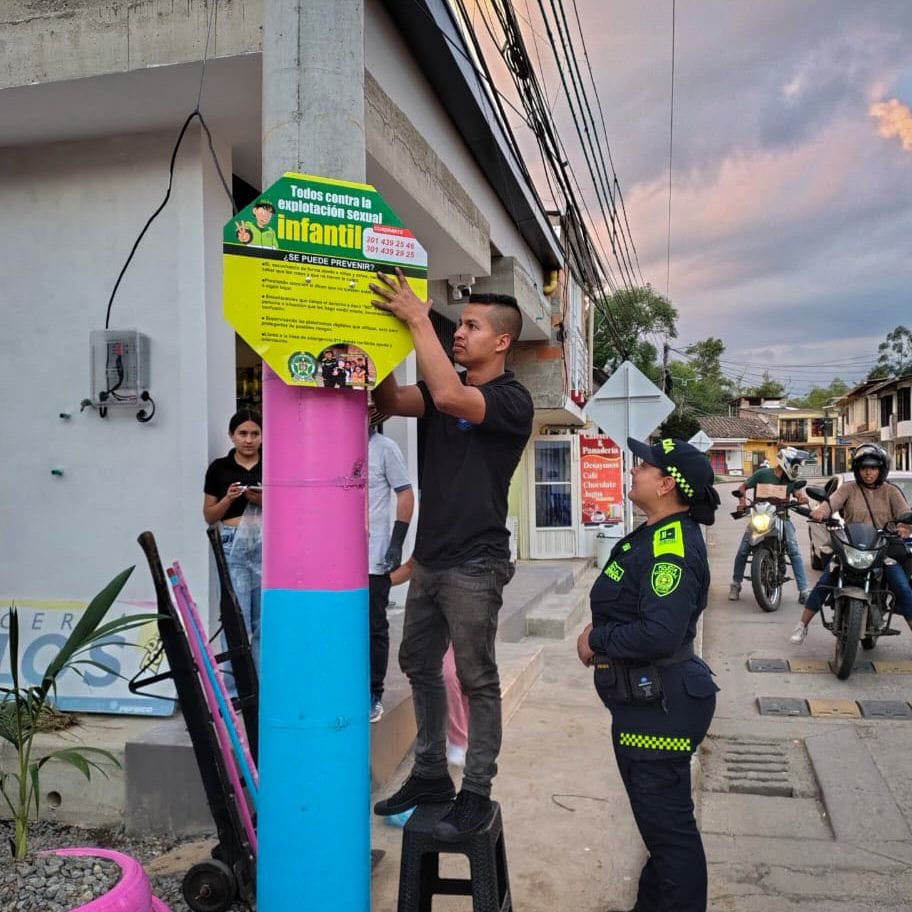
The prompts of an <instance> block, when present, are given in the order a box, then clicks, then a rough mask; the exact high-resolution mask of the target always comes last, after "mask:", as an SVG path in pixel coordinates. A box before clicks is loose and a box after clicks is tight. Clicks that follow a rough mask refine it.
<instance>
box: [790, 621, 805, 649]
mask: <svg viewBox="0 0 912 912" xmlns="http://www.w3.org/2000/svg"><path fill="white" fill-rule="evenodd" d="M807 635H808V629H807V627H805V626H804V624H802V623H801V621H799V622H798V623H797V624H796V625H795V629H794V630H793V631H792V635H791V636H790V637H789V642H790V643H794V644H795V645H796V646H800V645H801V644H802V643H803V642H804V641H805V640H806V639H807Z"/></svg>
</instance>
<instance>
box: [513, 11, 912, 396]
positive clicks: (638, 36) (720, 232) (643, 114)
mask: <svg viewBox="0 0 912 912" xmlns="http://www.w3.org/2000/svg"><path fill="white" fill-rule="evenodd" d="M545 6H546V7H548V6H549V4H548V3H546V4H545ZM514 7H515V9H516V11H517V15H518V16H519V17H520V20H521V22H522V26H523V30H524V32H525V34H526V41H527V44H528V45H529V50H530V55H532V54H537V53H539V52H540V53H541V54H542V55H543V54H544V53H545V49H546V41H547V39H546V36H545V33H544V29H543V28H542V26H541V18H540V13H539V8H538V4H537V3H535V2H533V0H514ZM564 8H565V10H566V12H567V15H568V17H570V21H571V22H573V21H574V20H573V18H572V17H573V16H574V0H564ZM576 9H577V10H578V13H579V18H580V21H581V22H582V24H583V30H584V33H585V43H586V51H587V52H588V57H589V63H590V64H591V67H592V70H593V74H594V81H595V85H596V88H597V91H598V98H599V101H600V103H601V108H602V111H603V113H604V118H605V128H606V135H607V139H608V142H609V144H610V149H611V155H612V158H613V161H614V166H615V170H616V172H617V176H618V179H619V181H620V185H621V188H622V191H623V194H624V199H625V204H626V210H627V216H628V219H629V222H630V228H631V234H632V236H633V240H634V244H635V246H636V250H637V255H638V258H639V263H640V268H641V272H642V274H643V277H644V278H645V279H646V280H647V281H648V282H650V283H651V284H652V285H653V287H654V288H655V289H656V290H657V291H659V292H661V293H663V294H664V293H666V290H667V292H668V295H669V297H670V298H671V300H672V302H673V303H674V304H675V306H676V307H677V309H678V311H679V322H678V328H679V339H678V341H677V342H676V343H673V344H674V345H675V347H679V348H683V347H684V346H685V345H686V344H688V343H690V342H693V341H696V340H698V339H702V338H706V337H707V336H716V337H719V338H721V339H722V340H723V342H724V343H725V346H726V351H725V354H724V356H723V357H724V359H725V367H726V373H728V374H729V375H730V376H734V377H737V376H743V377H744V382H745V383H746V384H750V383H751V382H756V380H757V379H758V377H759V375H760V373H762V371H763V369H764V367H768V368H769V370H770V373H771V374H772V375H773V376H774V377H775V378H777V379H779V380H782V381H784V382H786V383H787V385H788V388H789V391H790V393H792V394H794V395H800V394H801V393H803V392H805V391H806V390H807V389H808V388H809V387H810V386H812V385H815V384H817V385H827V384H828V383H829V381H830V380H831V379H832V378H833V377H835V376H840V377H841V378H842V379H843V380H845V381H846V382H849V383H852V382H853V381H857V380H860V379H863V377H864V376H865V375H866V373H867V371H868V370H869V369H870V367H871V366H872V365H873V364H874V362H875V360H876V356H877V355H876V352H877V345H878V344H879V343H880V342H881V341H883V338H884V336H885V335H886V333H887V332H889V331H890V330H891V329H893V328H894V327H895V326H897V325H898V324H906V325H908V326H910V327H912V291H910V277H912V110H910V106H912V2H910V0H864V2H857V0H762V2H756V0H678V2H677V5H676V9H675V78H674V134H673V138H674V143H673V157H672V172H671V177H672V182H671V256H670V268H668V267H669V261H668V259H667V239H668V192H669V118H670V98H671V47H672V0H576ZM576 47H577V52H578V55H579V56H580V60H581V66H582V67H583V68H584V72H585V66H586V64H585V60H584V58H583V57H582V42H580V41H577V42H576ZM541 72H542V74H543V76H544V80H545V85H546V88H547V90H548V93H549V97H551V98H554V99H555V102H554V106H553V116H554V118H555V121H556V122H557V123H558V125H560V126H561V130H562V134H563V135H564V136H566V137H567V138H568V139H567V145H568V151H569V152H570V155H571V161H572V163H573V165H574V170H575V173H576V174H577V176H578V177H579V178H580V183H581V184H582V185H583V186H584V187H585V185H586V181H585V180H584V178H585V177H586V175H587V172H586V169H585V163H584V159H583V157H582V153H581V152H577V153H576V154H575V153H574V151H573V150H574V148H577V149H578V147H574V146H573V145H572V144H571V140H570V127H569V121H568V117H567V114H568V110H567V104H566V102H564V101H562V99H561V98H560V95H559V88H560V85H559V82H558V81H557V79H556V78H555V75H554V70H553V69H549V68H548V67H547V66H545V65H543V66H542V70H541ZM593 211H597V210H595V209H593Z"/></svg>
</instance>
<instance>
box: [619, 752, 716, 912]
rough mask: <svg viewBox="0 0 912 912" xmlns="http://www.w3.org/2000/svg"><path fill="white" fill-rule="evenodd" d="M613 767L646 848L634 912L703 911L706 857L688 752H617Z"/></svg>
mask: <svg viewBox="0 0 912 912" xmlns="http://www.w3.org/2000/svg"><path fill="white" fill-rule="evenodd" d="M617 765H618V769H619V770H620V772H621V779H623V781H624V787H625V788H626V789H627V797H628V798H629V799H630V807H631V808H632V810H633V816H634V819H635V820H636V825H637V828H638V829H639V831H640V835H641V836H642V837H643V842H644V843H646V848H647V850H648V851H649V859H648V861H647V862H646V864H645V865H644V867H643V870H642V871H641V872H640V885H639V890H638V891H637V903H636V906H635V909H636V912H671V910H674V912H705V910H706V855H705V853H704V852H703V840H702V839H701V838H700V832H699V830H698V829H697V823H696V820H695V818H694V806H693V799H692V798H691V792H690V755H689V754H686V755H684V756H681V757H673V758H663V759H650V760H643V759H640V758H634V757H631V756H630V755H625V754H621V753H618V754H617Z"/></svg>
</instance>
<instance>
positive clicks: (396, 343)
mask: <svg viewBox="0 0 912 912" xmlns="http://www.w3.org/2000/svg"><path fill="white" fill-rule="evenodd" d="M223 251H224V257H223V259H224V272H225V291H224V296H225V319H226V320H227V321H228V322H229V323H230V324H231V325H232V326H233V327H234V329H235V330H236V331H237V333H238V334H239V335H240V336H241V337H242V338H243V339H244V341H246V342H247V344H248V345H250V347H251V348H253V349H254V351H256V352H257V353H258V354H259V355H260V357H261V358H262V359H263V360H264V361H266V363H267V364H269V366H270V367H271V368H272V369H273V370H274V371H275V372H276V373H277V374H278V375H279V376H280V377H281V378H282V379H283V380H284V381H285V382H286V383H289V384H293V385H295V386H326V387H336V388H342V387H354V388H360V389H365V388H368V389H369V388H371V387H373V386H374V385H375V384H377V383H379V382H380V381H381V380H382V379H383V378H384V377H386V376H387V375H388V374H389V373H391V372H392V370H393V369H394V368H395V367H396V365H397V364H399V362H400V361H403V360H404V359H405V357H406V356H407V355H408V353H409V352H410V351H411V350H412V339H411V334H410V333H409V331H408V329H407V328H406V326H405V325H404V324H403V323H401V322H400V321H399V320H397V319H396V318H395V317H394V316H392V314H388V313H385V312H384V311H381V310H378V309H377V308H376V307H374V306H373V305H372V304H371V299H372V298H373V297H374V293H373V292H372V291H371V290H370V288H369V285H370V283H371V282H372V281H374V280H375V274H376V273H377V272H378V271H382V272H392V271H393V269H394V268H395V267H396V266H398V267H399V268H400V269H401V270H402V272H403V273H404V274H405V276H406V277H407V279H408V281H409V284H410V285H411V286H412V289H413V290H414V291H415V294H417V295H418V296H419V297H420V298H422V299H423V298H426V297H427V252H426V251H425V249H424V248H423V247H422V246H421V245H420V244H419V243H418V241H417V240H416V239H415V236H414V235H413V234H412V233H411V231H409V230H408V229H407V228H406V227H404V225H403V224H402V221H401V220H400V219H399V217H398V216H397V215H396V213H395V212H393V210H392V209H391V208H390V207H389V206H388V205H387V204H386V202H385V201H384V199H383V197H382V196H380V194H379V193H378V192H377V191H376V190H375V189H374V188H373V187H371V186H370V185H369V184H356V183H351V182H349V181H340V180H333V179H331V178H327V177H314V176H312V175H309V174H294V173H288V174H285V175H284V176H283V177H281V178H279V180H277V181H276V182H275V183H274V184H273V185H272V186H271V187H269V188H268V189H267V190H265V191H264V192H263V193H261V194H260V195H259V196H258V197H257V198H256V199H255V200H254V201H253V203H251V205H249V206H248V207H247V208H246V209H243V210H242V211H241V212H239V213H238V214H237V215H236V216H235V217H234V218H233V219H231V220H230V221H229V222H227V223H226V225H225V228H224V232H223Z"/></svg>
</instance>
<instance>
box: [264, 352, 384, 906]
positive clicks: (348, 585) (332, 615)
mask: <svg viewBox="0 0 912 912" xmlns="http://www.w3.org/2000/svg"><path fill="white" fill-rule="evenodd" d="M366 411H367V405H366V394H365V393H364V392H356V391H354V390H330V389H326V390H322V389H321V390H311V389H300V388H296V387H291V386H286V385H285V384H284V382H283V381H282V380H281V379H279V378H278V377H277V376H276V375H275V374H274V373H273V372H272V371H270V370H267V369H266V368H265V366H264V412H263V423H264V428H265V434H266V445H265V447H264V462H263V477H264V489H265V504H264V517H265V518H266V523H267V525H266V530H265V534H264V537H263V538H264V541H263V611H262V629H261V650H262V651H261V663H260V664H261V672H260V756H259V763H260V767H259V772H260V795H259V823H260V846H259V847H260V851H259V861H258V874H257V897H258V900H257V907H258V908H259V909H262V910H263V912H285V910H289V912H291V910H295V912H297V910H302V909H334V910H340V912H342V910H367V909H368V908H369V907H370V825H369V817H368V814H369V805H370V741H369V734H368V713H369V709H370V707H369V704H370V699H369V689H370V681H369V674H368V667H369V659H368V638H369V630H368V594H367V533H366V513H365V488H366V483H367V422H366Z"/></svg>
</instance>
